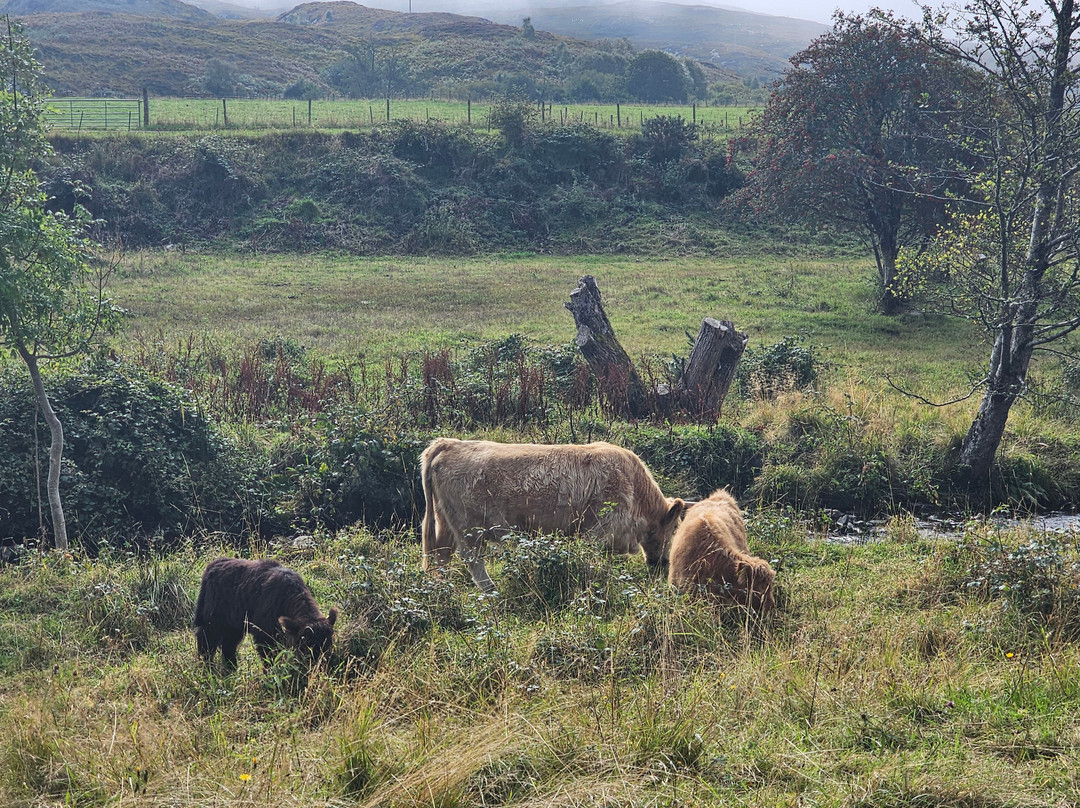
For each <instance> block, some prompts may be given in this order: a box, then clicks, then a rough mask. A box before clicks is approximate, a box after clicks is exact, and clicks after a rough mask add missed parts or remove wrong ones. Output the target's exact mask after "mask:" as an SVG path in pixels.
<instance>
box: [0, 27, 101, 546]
mask: <svg viewBox="0 0 1080 808" xmlns="http://www.w3.org/2000/svg"><path fill="white" fill-rule="evenodd" d="M0 80H2V82H3V87H2V88H0V346H2V347H6V348H9V349H11V350H12V351H13V353H14V354H15V355H17V356H18V357H19V358H20V359H21V360H22V362H23V363H24V364H25V365H26V369H27V371H28V372H29V374H30V379H31V381H32V383H33V386H34V395H35V399H36V401H37V405H38V409H39V410H40V411H41V414H42V416H43V417H44V418H45V421H46V422H47V423H48V425H49V431H50V433H51V436H52V440H51V444H50V450H49V473H48V483H47V490H48V498H49V510H50V514H51V517H52V528H53V539H54V543H55V545H56V547H57V548H60V549H66V548H67V546H68V538H67V522H66V521H65V519H64V509H63V505H62V503H61V500H60V462H61V459H62V456H63V451H64V430H63V426H62V425H61V423H60V420H59V418H57V416H56V413H55V411H54V410H53V407H52V404H51V402H50V401H49V397H48V394H47V393H46V391H45V384H44V382H43V380H42V377H41V369H40V364H41V362H42V361H45V360H49V359H54V358H59V357H64V356H74V355H77V354H81V353H85V352H86V351H87V350H88V349H89V347H90V343H91V341H92V340H93V338H94V336H95V334H96V333H98V330H99V328H100V327H102V326H105V327H106V328H108V327H111V326H113V325H115V323H116V322H117V310H115V309H114V308H113V307H112V306H111V305H110V304H109V302H108V300H107V299H106V298H105V297H104V294H103V290H104V276H105V274H107V273H105V272H104V271H95V270H94V269H92V268H91V259H92V256H91V244H90V241H89V240H88V238H87V236H86V227H87V224H88V221H89V217H88V215H87V214H86V211H85V210H84V209H82V208H76V212H75V214H74V215H73V216H68V215H66V214H63V213H58V212H50V211H49V210H48V208H47V202H48V200H47V198H46V196H45V194H44V193H43V192H42V190H41V185H40V183H39V181H38V177H37V175H36V173H35V172H34V169H33V164H34V162H35V161H38V160H42V159H44V158H45V157H46V156H47V155H48V154H49V151H50V148H49V144H48V141H47V140H46V139H45V128H44V121H43V114H44V107H45V102H46V99H47V96H48V93H47V91H46V89H45V87H44V84H43V83H42V80H41V66H40V65H39V64H38V63H37V62H36V61H34V58H33V52H32V50H31V48H30V45H29V43H28V41H27V39H26V38H25V36H23V34H22V31H21V29H20V28H19V27H18V26H17V24H15V23H12V22H11V21H10V20H9V19H8V18H6V17H5V18H4V23H3V29H0Z"/></svg>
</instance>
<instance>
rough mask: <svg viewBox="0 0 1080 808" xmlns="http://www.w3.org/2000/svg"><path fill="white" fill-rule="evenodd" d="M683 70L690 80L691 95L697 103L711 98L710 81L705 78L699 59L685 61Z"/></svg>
mask: <svg viewBox="0 0 1080 808" xmlns="http://www.w3.org/2000/svg"><path fill="white" fill-rule="evenodd" d="M683 68H684V69H685V70H686V75H687V78H689V80H690V94H691V95H692V96H693V98H694V99H695V100H697V101H704V100H705V99H706V98H708V97H709V80H708V79H707V78H706V77H705V70H704V69H703V68H702V67H701V62H699V61H698V60H697V59H683Z"/></svg>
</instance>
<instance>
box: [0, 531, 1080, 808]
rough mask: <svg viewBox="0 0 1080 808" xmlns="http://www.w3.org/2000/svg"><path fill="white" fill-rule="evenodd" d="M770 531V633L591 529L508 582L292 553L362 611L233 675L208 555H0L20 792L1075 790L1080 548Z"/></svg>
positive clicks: (956, 797) (986, 798)
mask: <svg viewBox="0 0 1080 808" xmlns="http://www.w3.org/2000/svg"><path fill="white" fill-rule="evenodd" d="M749 525H750V541H751V546H752V548H755V549H756V550H757V551H758V552H759V553H761V554H762V555H764V556H766V557H768V558H771V559H774V561H773V563H774V565H776V566H777V568H778V569H779V570H780V574H779V578H778V582H779V584H780V586H781V597H780V603H779V608H778V609H777V610H776V612H774V613H773V614H772V615H771V616H769V617H768V618H767V619H766V620H764V621H763V622H760V623H759V622H757V621H755V620H754V619H751V618H748V616H747V615H745V614H743V613H740V612H738V611H737V610H735V611H717V610H715V609H713V608H711V607H706V606H703V605H701V604H699V603H695V602H693V601H690V600H686V599H680V598H677V597H675V596H673V595H672V594H671V593H670V592H669V591H667V589H666V587H665V586H664V585H663V584H662V583H661V582H658V581H656V580H655V579H652V578H650V577H649V574H648V572H647V570H646V568H645V565H644V563H643V562H641V561H640V560H637V561H626V560H625V559H611V558H606V557H603V556H599V555H597V554H596V553H595V552H594V551H592V550H590V549H589V548H587V547H581V546H576V547H569V548H567V546H566V545H565V544H560V543H550V544H549V543H546V542H544V541H541V542H533V543H531V544H530V545H529V546H528V547H527V548H525V547H523V546H519V545H516V544H514V543H511V544H510V545H509V546H507V547H506V548H505V549H504V551H503V552H502V553H501V555H500V559H501V560H500V562H499V563H496V564H495V566H494V568H493V574H494V576H495V578H496V580H497V581H498V582H499V586H500V589H501V590H502V593H503V595H502V597H501V598H500V599H498V600H497V601H486V602H485V601H483V600H481V599H479V598H478V597H477V596H476V592H475V589H474V587H473V586H472V584H471V582H469V581H468V580H467V576H466V575H465V573H464V569H463V565H461V563H460V561H459V560H457V559H455V563H454V565H453V566H452V568H451V569H450V573H449V575H447V576H446V577H444V578H439V579H436V578H432V577H430V576H425V575H424V574H422V573H420V572H419V570H418V564H419V558H418V548H417V547H416V544H415V541H413V540H412V539H411V538H410V537H408V536H405V537H402V536H397V535H383V536H378V537H376V536H373V535H371V534H370V533H368V532H367V531H365V530H363V529H350V530H347V531H343V532H341V533H339V534H336V535H326V534H318V535H317V536H316V541H315V546H314V548H308V549H300V550H296V551H293V552H291V553H290V551H289V550H288V549H287V548H282V547H276V548H271V551H270V552H271V553H272V554H273V555H275V556H285V557H288V558H291V563H292V564H293V565H294V566H296V567H297V568H298V569H300V570H301V571H302V573H303V574H304V576H305V578H306V579H307V580H308V581H309V582H310V584H311V586H312V588H313V590H314V592H315V594H316V596H317V598H318V600H319V601H320V602H321V603H322V604H323V605H324V608H325V607H328V606H329V605H331V604H336V605H338V606H340V607H341V608H342V609H343V619H342V621H339V623H338V631H339V634H338V643H337V646H336V650H335V653H334V656H333V658H332V659H331V660H330V665H329V666H328V667H327V668H325V669H323V670H321V671H319V672H317V673H316V674H314V675H313V676H312V677H311V678H310V680H309V681H307V683H306V685H305V684H304V683H303V682H298V681H296V680H294V679H293V678H291V674H290V673H289V671H288V670H287V668H286V667H284V666H281V667H276V668H274V669H272V670H271V671H269V672H263V671H261V670H260V669H259V666H258V663H257V661H256V658H255V655H254V653H253V652H252V650H251V648H250V646H248V645H245V646H244V647H243V648H242V653H241V667H240V670H239V672H238V673H237V674H236V675H234V676H232V677H222V676H220V675H218V674H216V673H213V672H210V671H207V670H206V669H204V668H203V667H202V666H201V665H200V664H198V663H197V662H196V659H195V655H194V642H193V639H192V636H191V633H190V630H189V629H188V628H187V626H186V622H187V620H188V619H189V617H190V609H191V601H192V598H193V597H194V595H195V593H196V588H197V576H198V574H199V572H200V571H201V569H202V567H203V566H204V564H205V562H206V561H207V560H208V559H209V558H211V557H213V555H214V553H215V552H216V551H215V550H214V549H213V548H212V547H209V546H204V545H200V546H201V547H203V548H204V549H193V548H189V549H187V550H185V551H183V552H181V553H180V554H178V555H176V556H173V557H170V558H167V559H164V560H155V561H143V562H139V561H133V560H125V559H122V558H110V559H99V560H98V561H96V562H89V561H81V560H78V559H70V558H65V557H60V556H54V555H50V556H40V557H37V556H35V557H31V558H30V559H29V560H28V561H27V563H24V564H23V565H21V566H18V567H8V568H4V569H3V570H0V628H2V631H0V637H2V638H3V639H2V640H0V802H2V803H3V804H4V805H11V806H31V805H53V804H56V805H59V804H65V805H83V806H94V805H107V804H108V805H116V804H124V805H157V804H183V805H236V804H244V805H266V806H271V805H314V806H321V805H326V806H330V805H341V804H355V805H371V806H374V805H385V806H402V807H404V806H431V805H438V806H478V805H520V806H536V805H552V806H591V805H597V804H604V805H610V806H675V805H684V806H685V805H701V806H705V805H717V804H734V805H752V806H784V805H814V806H823V808H831V807H832V806H836V808H841V807H844V808H848V807H853V806H867V807H869V806H877V807H878V808H881V807H882V806H897V808H899V806H935V807H938V806H950V807H951V806H957V807H959V806H969V807H974V806H978V807H979V808H987V807H988V806H990V807H992V806H1059V805H1066V804H1075V803H1076V801H1077V800H1078V799H1080V786H1078V783H1077V780H1076V778H1075V776H1074V775H1073V774H1072V773H1073V772H1075V771H1076V769H1077V766H1078V764H1080V760H1078V750H1080V723H1078V719H1077V716H1078V715H1080V709H1078V708H1080V686H1078V682H1080V679H1078V678H1077V676H1076V669H1077V665H1078V664H1080V658H1078V656H1077V652H1076V649H1075V647H1074V646H1073V645H1071V644H1070V643H1069V640H1070V639H1071V638H1072V634H1073V633H1075V627H1076V622H1075V619H1076V611H1075V599H1076V589H1075V582H1072V583H1071V584H1070V583H1069V576H1070V575H1071V574H1072V573H1071V572H1070V570H1072V569H1074V568H1075V567H1074V566H1073V565H1075V563H1076V562H1077V555H1076V546H1075V542H1074V541H1073V540H1070V541H1068V542H1066V543H1065V545H1064V546H1062V545H1061V544H1058V543H1054V542H1053V540H1052V539H1051V537H1045V536H1041V535H1037V534H1034V533H1031V532H1030V531H1026V530H1019V531H1014V532H1005V533H999V532H997V531H995V530H993V529H991V528H989V527H986V526H982V525H976V524H972V525H971V526H969V527H968V528H967V529H966V530H965V531H964V532H963V534H962V535H961V536H959V537H957V539H956V540H949V541H939V540H930V539H924V538H920V537H919V536H918V535H917V534H916V533H915V532H914V530H913V529H912V527H911V526H910V525H908V524H906V523H904V522H902V521H899V522H896V523H894V524H893V525H892V526H891V527H890V530H889V533H888V536H887V538H886V541H884V542H883V543H878V544H870V545H861V546H840V545H835V544H828V543H824V542H822V541H820V540H819V539H818V538H817V537H815V536H814V535H813V534H812V533H811V532H809V531H808V529H807V528H806V526H805V525H801V524H798V523H794V522H790V521H787V520H783V519H778V518H777V517H775V516H770V515H769V514H767V513H761V514H757V513H755V514H751V515H750V520H749ZM1032 548H1035V549H1034V550H1033V549H1032ZM493 555H494V553H493ZM1040 593H1042V594H1040Z"/></svg>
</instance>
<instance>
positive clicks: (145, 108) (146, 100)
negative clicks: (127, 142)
mask: <svg viewBox="0 0 1080 808" xmlns="http://www.w3.org/2000/svg"><path fill="white" fill-rule="evenodd" d="M142 123H143V129H149V128H150V91H149V90H147V88H145V87H143V88H142Z"/></svg>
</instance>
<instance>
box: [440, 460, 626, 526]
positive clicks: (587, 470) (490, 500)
mask: <svg viewBox="0 0 1080 808" xmlns="http://www.w3.org/2000/svg"><path fill="white" fill-rule="evenodd" d="M430 448H435V447H430ZM629 460H637V458H636V457H635V456H634V455H633V454H632V453H630V452H627V451H626V450H625V449H621V448H620V447H617V446H613V445H611V444H607V443H592V444H584V445H577V444H570V445H545V444H533V443H518V444H505V443H494V442H491V441H452V442H451V441H449V440H448V439H442V440H441V441H440V443H439V445H438V447H437V450H436V451H434V452H432V455H431V456H430V457H429V460H428V463H429V467H430V470H431V479H432V480H433V481H434V483H435V486H436V507H437V508H439V509H440V510H441V511H442V512H443V514H444V515H445V518H447V519H448V521H451V522H452V523H454V524H455V525H456V526H458V527H459V528H461V529H463V530H467V529H469V528H476V527H501V528H519V529H522V530H546V531H555V530H558V531H563V532H566V533H576V532H580V531H583V530H588V529H589V528H590V527H592V526H593V525H594V524H595V523H596V521H597V519H598V518H599V516H600V514H601V513H602V512H603V511H604V510H605V508H612V507H632V506H633V503H634V497H635V493H636V491H637V488H638V487H639V486H638V481H637V480H636V479H635V475H634V472H635V471H636V469H635V468H634V464H633V462H628V461H629ZM638 462H639V463H640V461H638Z"/></svg>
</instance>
